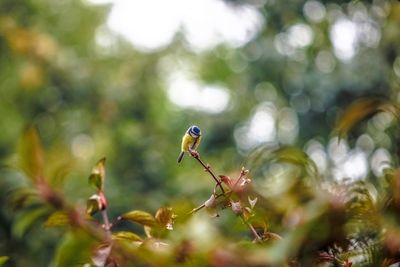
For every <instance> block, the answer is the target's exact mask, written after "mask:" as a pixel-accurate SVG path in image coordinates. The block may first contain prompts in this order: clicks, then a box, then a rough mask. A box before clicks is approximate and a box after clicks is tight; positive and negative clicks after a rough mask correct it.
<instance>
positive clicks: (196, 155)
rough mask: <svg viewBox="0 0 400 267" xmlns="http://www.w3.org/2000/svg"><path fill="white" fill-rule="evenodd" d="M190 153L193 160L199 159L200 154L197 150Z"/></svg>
mask: <svg viewBox="0 0 400 267" xmlns="http://www.w3.org/2000/svg"><path fill="white" fill-rule="evenodd" d="M189 152H190V155H191V156H192V157H193V158H198V157H199V152H197V151H196V150H190V151H189Z"/></svg>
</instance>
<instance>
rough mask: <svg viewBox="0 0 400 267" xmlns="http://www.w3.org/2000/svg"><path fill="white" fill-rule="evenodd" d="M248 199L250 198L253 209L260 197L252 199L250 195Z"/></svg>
mask: <svg viewBox="0 0 400 267" xmlns="http://www.w3.org/2000/svg"><path fill="white" fill-rule="evenodd" d="M247 199H248V200H249V204H250V207H251V208H252V209H253V208H254V206H255V205H256V203H257V200H258V198H254V199H251V198H250V196H248V197H247Z"/></svg>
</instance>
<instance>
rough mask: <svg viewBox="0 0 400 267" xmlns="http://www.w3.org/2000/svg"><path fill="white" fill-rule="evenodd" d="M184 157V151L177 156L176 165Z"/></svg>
mask: <svg viewBox="0 0 400 267" xmlns="http://www.w3.org/2000/svg"><path fill="white" fill-rule="evenodd" d="M184 155H185V152H184V151H182V152H181V153H180V154H179V157H178V163H180V162H181V161H182V159H183V156H184Z"/></svg>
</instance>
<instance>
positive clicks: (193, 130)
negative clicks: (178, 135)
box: [188, 125, 201, 138]
mask: <svg viewBox="0 0 400 267" xmlns="http://www.w3.org/2000/svg"><path fill="white" fill-rule="evenodd" d="M188 133H189V135H191V136H192V137H196V138H197V137H199V136H200V135H201V131H200V128H199V127H198V126H196V125H193V126H190V127H189V129H188Z"/></svg>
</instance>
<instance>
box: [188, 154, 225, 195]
mask: <svg viewBox="0 0 400 267" xmlns="http://www.w3.org/2000/svg"><path fill="white" fill-rule="evenodd" d="M192 157H193V158H195V159H196V160H197V161H198V162H199V163H200V164H201V165H202V166H203V167H204V170H205V171H206V172H208V173H209V174H210V175H211V177H212V178H213V179H214V181H215V182H216V184H217V185H218V186H219V188H220V189H221V192H222V194H223V195H225V190H224V188H223V187H222V184H221V181H220V180H219V179H218V178H217V176H215V174H214V173H213V171H212V170H211V167H210V166H209V165H206V164H204V162H203V161H202V160H201V159H200V155H199V154H198V153H197V154H194V155H193V154H192Z"/></svg>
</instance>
